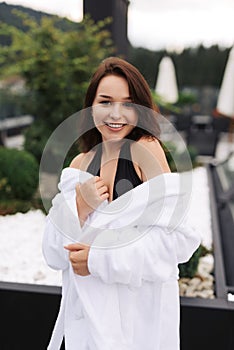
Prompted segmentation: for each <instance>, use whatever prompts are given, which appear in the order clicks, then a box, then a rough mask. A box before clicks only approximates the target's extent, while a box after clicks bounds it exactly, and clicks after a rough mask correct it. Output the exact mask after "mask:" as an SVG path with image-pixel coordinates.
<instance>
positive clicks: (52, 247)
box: [42, 217, 69, 270]
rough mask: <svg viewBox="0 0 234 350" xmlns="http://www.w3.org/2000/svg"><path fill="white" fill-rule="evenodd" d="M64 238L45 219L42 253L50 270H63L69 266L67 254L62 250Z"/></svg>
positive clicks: (48, 220) (49, 221) (47, 219)
mask: <svg viewBox="0 0 234 350" xmlns="http://www.w3.org/2000/svg"><path fill="white" fill-rule="evenodd" d="M64 245H65V242H64V237H63V235H62V234H61V232H59V231H58V230H57V229H56V227H55V226H54V224H53V223H52V222H51V220H50V219H49V218H48V217H47V218H46V225H45V231H44V236H43V241H42V252H43V255H44V258H45V260H46V263H47V264H48V266H50V267H51V268H52V269H55V270H65V269H66V268H68V266H69V259H68V252H67V251H66V249H65V248H64Z"/></svg>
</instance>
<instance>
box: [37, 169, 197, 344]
mask: <svg viewBox="0 0 234 350" xmlns="http://www.w3.org/2000/svg"><path fill="white" fill-rule="evenodd" d="M91 176H92V175H91V174H89V173H87V172H83V171H80V170H77V169H73V168H66V169H64V170H63V172H62V176H61V181H60V184H59V189H60V193H59V194H57V195H56V196H55V198H54V200H53V203H52V204H53V206H52V208H51V209H50V212H49V214H48V216H47V222H46V228H45V234H44V239H43V253H44V256H45V259H46V261H47V263H48V265H49V266H50V267H52V268H54V269H59V270H60V269H61V270H62V271H63V287H62V300H61V306H60V311H59V315H58V318H57V321H56V325H55V328H54V331H53V334H52V337H51V341H50V344H49V346H48V349H50V350H59V348H60V344H61V341H62V338H63V336H65V344H66V350H178V349H179V291H178V281H177V280H178V263H182V262H185V261H187V260H188V259H189V258H190V257H191V255H192V254H193V252H194V251H195V250H196V249H197V247H198V246H199V244H200V237H199V235H198V233H197V232H196V231H195V230H193V229H192V227H191V226H190V225H189V224H188V223H187V219H186V213H187V209H188V206H189V198H190V193H191V188H190V185H191V181H190V179H189V177H188V175H186V174H184V175H183V174H163V175H160V176H157V177H155V178H153V179H151V180H149V181H147V182H144V183H143V184H141V185H140V186H137V187H136V188H134V189H132V190H131V191H129V192H127V193H125V194H124V195H122V196H120V197H119V198H118V199H116V200H115V201H113V202H111V203H108V202H107V201H105V202H103V203H102V204H101V205H100V206H99V208H98V209H97V210H96V211H95V212H94V213H93V214H91V215H90V217H89V218H88V220H87V221H86V223H85V225H84V226H83V227H82V228H81V227H80V223H79V218H78V216H77V210H76V199H75V197H76V193H75V185H76V184H77V183H78V182H79V183H82V182H84V181H86V180H87V179H89V178H90V177H91ZM74 242H83V243H87V244H90V245H91V248H90V252H89V257H88V268H89V271H90V275H89V276H85V277H82V276H79V275H76V274H75V273H74V272H73V269H72V267H71V264H70V262H69V259H68V252H67V251H66V250H65V249H64V245H66V244H68V243H74Z"/></svg>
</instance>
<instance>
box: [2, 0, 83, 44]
mask: <svg viewBox="0 0 234 350" xmlns="http://www.w3.org/2000/svg"><path fill="white" fill-rule="evenodd" d="M14 10H17V11H21V12H23V13H26V14H27V15H29V16H30V17H32V18H34V19H35V20H36V21H37V22H39V21H40V20H41V18H42V17H45V16H46V17H50V18H51V17H54V18H57V19H58V24H57V25H58V27H59V28H61V29H63V30H69V29H70V28H74V26H76V28H77V26H78V25H79V24H77V23H75V22H72V21H69V20H68V19H66V18H61V17H58V16H55V15H50V14H48V13H45V12H41V11H36V10H33V9H30V8H28V7H24V6H18V5H8V4H6V3H5V2H1V3H0V24H1V22H2V23H7V24H9V25H13V26H15V27H17V28H19V29H23V30H26V28H25V27H24V26H23V24H22V20H21V19H20V18H19V17H18V16H17V15H16V14H14ZM7 43H8V41H7V39H6V38H5V37H3V36H0V45H6V44H7Z"/></svg>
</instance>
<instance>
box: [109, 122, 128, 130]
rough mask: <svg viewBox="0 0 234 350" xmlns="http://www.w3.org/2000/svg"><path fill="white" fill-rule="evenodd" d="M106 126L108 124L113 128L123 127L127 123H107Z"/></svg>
mask: <svg viewBox="0 0 234 350" xmlns="http://www.w3.org/2000/svg"><path fill="white" fill-rule="evenodd" d="M105 125H106V126H108V127H109V128H111V129H121V128H123V127H124V126H125V125H126V124H123V123H105Z"/></svg>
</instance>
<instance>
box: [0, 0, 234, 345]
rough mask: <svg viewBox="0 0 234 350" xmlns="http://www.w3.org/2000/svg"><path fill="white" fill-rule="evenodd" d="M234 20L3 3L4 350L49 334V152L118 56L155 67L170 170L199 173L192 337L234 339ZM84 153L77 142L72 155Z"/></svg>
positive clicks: (210, 10)
mask: <svg viewBox="0 0 234 350" xmlns="http://www.w3.org/2000/svg"><path fill="white" fill-rule="evenodd" d="M233 17H234V2H233V1H232V0H213V1H211V0H206V1H202V0H196V1H195V0H190V1H186V0H164V1H162V0H158V1H154V0H145V1H141V0H131V1H128V0H101V1H98V2H97V1H96V2H95V1H92V0H67V1H66V2H64V1H56V2H55V1H45V0H41V1H36V0H22V1H20V0H18V1H17V0H12V1H11V0H8V1H6V2H0V68H1V69H0V242H1V243H0V294H1V310H2V312H1V315H2V316H1V317H2V320H3V322H5V332H4V335H3V337H2V346H1V341H0V348H3V349H7V350H8V349H16V348H17V349H21V348H23V349H24V350H26V349H34V350H35V349H44V348H45V346H46V345H45V344H47V341H48V339H49V335H50V330H51V329H52V327H53V321H54V318H55V315H56V310H57V307H58V304H59V301H60V294H61V290H60V286H61V274H60V273H59V272H54V271H52V270H50V269H49V268H48V267H47V266H46V265H45V263H44V260H43V257H42V253H41V249H40V247H41V239H42V234H43V227H44V223H45V215H46V211H45V208H44V204H45V203H47V204H48V207H49V206H50V205H51V198H52V196H53V195H54V194H55V193H56V192H57V182H58V177H59V174H58V173H57V167H58V162H59V159H60V158H59V157H60V156H61V155H60V154H58V153H59V152H58V151H57V152H55V153H54V154H53V159H54V162H53V164H52V163H51V164H49V166H48V168H47V169H42V170H43V171H42V172H41V174H40V175H41V179H43V181H42V182H43V185H44V187H43V186H41V188H40V190H39V167H40V160H41V156H42V153H43V149H44V147H45V145H46V142H47V140H48V139H49V137H50V135H51V134H52V132H53V131H54V130H55V129H56V127H57V126H58V125H59V124H60V123H61V122H62V121H63V120H65V119H66V118H68V117H69V116H71V115H72V114H73V113H75V112H77V111H79V110H81V109H82V106H83V101H84V96H85V92H86V89H87V86H88V82H89V79H90V77H91V75H92V73H93V72H94V71H95V69H96V67H97V66H98V65H99V63H100V62H101V60H103V59H104V58H105V57H108V56H119V57H122V58H124V59H127V60H128V61H129V62H130V63H132V64H133V65H135V66H136V67H137V68H138V69H139V70H140V72H141V73H142V74H143V76H144V77H145V79H146V80H147V82H148V84H149V86H150V88H151V92H152V96H153V99H154V101H155V103H156V104H157V105H158V106H159V109H160V112H161V114H162V115H163V116H164V118H165V121H166V123H165V124H163V125H162V126H161V127H162V141H163V143H164V147H165V151H166V155H167V158H168V162H169V164H170V167H171V169H172V171H178V172H186V171H187V172H191V173H192V174H193V185H194V186H193V190H192V196H191V205H190V208H189V217H190V220H191V224H192V225H193V226H194V227H195V228H196V229H197V230H198V231H199V232H200V233H201V235H202V244H201V246H200V247H199V249H198V250H197V251H196V252H195V254H194V256H193V257H192V258H191V260H190V261H189V262H188V263H186V264H182V265H181V266H179V270H180V279H179V286H180V296H181V316H182V317H181V347H182V349H183V350H193V349H194V350H195V349H200V350H203V349H217V350H220V349H224V350H233V349H234V332H233V324H234V259H233V249H234V49H233V45H234V28H233ZM78 152H79V149H77V146H76V145H73V147H71V150H70V151H69V154H68V155H67V159H66V160H65V162H64V166H67V165H68V164H69V161H70V159H71V158H72V157H73V156H74V155H75V154H77V153H78ZM187 154H189V159H190V161H191V162H190V163H189V164H188V162H187V159H188V158H187ZM41 179H40V180H41ZM41 197H42V198H41ZM42 199H43V201H42ZM26 304H27V305H30V307H28V308H27V310H26V311H25V309H23V306H24V305H26ZM15 310H17V312H16V311H15ZM32 310H34V313H32ZM16 313H17V315H18V316H17V317H15V315H16ZM13 314H14V317H15V320H14V321H13V320H12V319H13V317H12V315H13ZM19 324H21V325H22V327H23V328H25V329H29V330H30V336H29V337H28V338H27V341H26V340H25V336H23V334H22V329H21V328H19V327H18V325H19ZM12 328H13V329H14V330H16V329H19V330H18V331H17V332H18V333H17V337H16V338H17V341H18V343H17V345H16V342H15V339H13V338H12V337H11V336H10V334H11V331H12ZM39 330H40V337H39V338H40V340H39V343H38V346H35V342H34V339H35V337H37V338H38V334H39V333H38V332H39ZM19 344H20V345H19Z"/></svg>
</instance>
